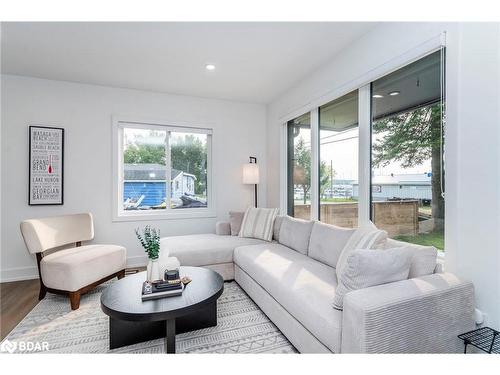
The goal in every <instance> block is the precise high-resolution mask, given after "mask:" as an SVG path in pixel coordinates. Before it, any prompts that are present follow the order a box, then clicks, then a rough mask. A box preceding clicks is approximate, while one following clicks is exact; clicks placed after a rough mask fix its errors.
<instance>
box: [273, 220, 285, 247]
mask: <svg viewBox="0 0 500 375" xmlns="http://www.w3.org/2000/svg"><path fill="white" fill-rule="evenodd" d="M284 217H285V216H284V215H278V216H276V218H275V219H274V226H273V240H275V241H278V242H279V241H280V229H281V223H283V219H284Z"/></svg>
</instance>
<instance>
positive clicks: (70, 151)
mask: <svg viewBox="0 0 500 375" xmlns="http://www.w3.org/2000/svg"><path fill="white" fill-rule="evenodd" d="M1 94H2V98H1V99H2V102H1V103H2V106H1V107H2V108H1V109H2V117H1V120H2V124H1V125H2V150H1V156H2V160H1V162H2V164H1V166H2V173H1V174H2V176H1V181H2V189H1V194H2V196H1V200H2V217H1V222H2V228H1V229H2V238H1V239H2V242H1V279H2V281H7V280H15V279H23V278H29V277H35V276H36V275H37V271H36V263H35V261H34V258H33V257H32V256H30V255H29V254H28V253H27V251H26V249H25V246H24V243H23V240H22V237H21V234H20V232H19V223H20V221H21V220H23V219H26V218H33V217H42V216H49V215H60V214H66V213H75V212H85V211H90V212H92V213H93V214H94V218H95V233H96V237H95V242H97V243H116V244H120V245H123V246H125V247H127V250H128V257H129V264H130V265H137V264H145V263H146V258H145V257H144V256H143V254H144V253H143V251H142V249H141V248H140V246H139V244H138V242H137V240H136V239H135V235H134V228H136V227H138V226H144V225H146V224H148V223H149V222H147V221H139V222H112V221H111V219H112V212H111V207H112V205H111V201H112V194H113V191H112V176H111V170H112V162H111V156H112V155H111V146H112V139H111V129H112V127H111V117H112V115H122V116H123V115H125V116H126V115H130V116H134V117H146V118H147V117H149V118H155V119H165V120H171V121H181V122H198V123H199V124H200V125H204V124H209V126H211V127H213V129H214V135H213V164H214V178H213V187H214V191H215V197H216V200H215V203H216V213H217V218H203V219H184V220H160V221H155V222H152V223H151V224H153V225H154V226H156V227H159V228H160V229H161V233H162V235H163V236H167V235H181V234H187V233H204V232H205V233H206V232H213V231H214V227H215V222H216V220H220V219H225V218H227V212H228V211H229V210H233V209H242V210H243V209H244V208H245V207H246V206H248V205H251V204H253V187H252V186H246V185H242V184H241V164H242V163H245V162H247V161H248V156H256V157H257V158H258V160H259V164H261V173H262V177H263V178H262V184H261V185H260V186H261V187H263V186H265V182H266V181H265V180H266V179H265V176H266V169H265V165H266V148H265V141H264V140H265V136H266V108H265V106H263V105H260V104H249V103H241V102H231V101H224V100H212V99H203V98H195V97H188V96H178V95H168V94H161V93H154V92H147V91H139V90H127V89H118V88H110V87H103V86H93V85H84V84H75V83H67V82H60V81H50V80H42V79H33V78H27V77H18V76H8V75H4V76H2V90H1ZM29 125H49V126H57V127H63V128H64V129H65V158H64V169H65V175H64V205H63V206H38V207H36V206H34V207H30V206H28V204H27V197H28V126H29ZM259 193H260V194H259V202H260V203H261V205H265V202H266V190H265V189H264V188H261V189H260V191H259Z"/></svg>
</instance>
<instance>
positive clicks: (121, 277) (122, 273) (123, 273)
mask: <svg viewBox="0 0 500 375" xmlns="http://www.w3.org/2000/svg"><path fill="white" fill-rule="evenodd" d="M116 276H117V277H118V280H120V279H123V278H124V277H125V270H121V271H120V272H119V273H118V275H116Z"/></svg>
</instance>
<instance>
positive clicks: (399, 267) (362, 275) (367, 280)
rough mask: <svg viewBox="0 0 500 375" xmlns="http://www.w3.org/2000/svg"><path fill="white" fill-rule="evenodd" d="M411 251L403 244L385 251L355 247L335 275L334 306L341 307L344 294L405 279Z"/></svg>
mask: <svg viewBox="0 0 500 375" xmlns="http://www.w3.org/2000/svg"><path fill="white" fill-rule="evenodd" d="M411 258H412V253H411V251H410V250H409V249H408V248H406V247H399V248H395V249H388V250H384V251H381V250H354V251H352V252H351V253H350V254H349V256H348V257H347V262H346V265H345V267H343V268H342V271H341V272H340V274H337V275H338V285H337V288H336V289H335V297H334V298H333V307H334V308H335V309H337V310H342V309H343V308H344V296H345V295H346V293H348V292H350V291H353V290H358V289H364V288H368V287H370V286H375V285H381V284H387V283H392V282H395V281H401V280H406V279H407V278H408V273H409V272H410V265H411Z"/></svg>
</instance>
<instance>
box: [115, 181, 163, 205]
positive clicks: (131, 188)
mask: <svg viewBox="0 0 500 375" xmlns="http://www.w3.org/2000/svg"><path fill="white" fill-rule="evenodd" d="M142 195H144V199H143V200H142V202H141V204H140V205H139V206H157V205H159V204H161V203H162V202H163V201H164V199H165V197H166V196H167V192H166V184H165V181H144V182H142V181H141V182H138V181H125V184H124V187H123V197H124V198H125V199H127V198H133V199H137V198H139V197H141V196H142Z"/></svg>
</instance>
